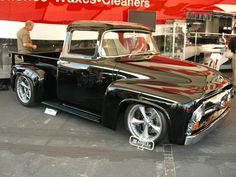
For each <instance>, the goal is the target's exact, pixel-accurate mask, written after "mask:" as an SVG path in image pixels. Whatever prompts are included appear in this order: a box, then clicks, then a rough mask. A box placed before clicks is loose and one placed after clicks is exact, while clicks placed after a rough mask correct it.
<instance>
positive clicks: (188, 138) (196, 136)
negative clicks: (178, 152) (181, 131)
mask: <svg viewBox="0 0 236 177" xmlns="http://www.w3.org/2000/svg"><path fill="white" fill-rule="evenodd" d="M229 111H230V108H229V107H228V108H227V109H226V110H225V111H224V112H223V113H222V114H221V115H220V116H219V117H218V118H217V119H216V120H215V121H214V122H212V123H211V124H210V125H209V126H207V127H205V128H204V129H202V130H201V131H199V132H197V133H196V134H194V135H190V136H186V138H185V143H184V145H191V144H194V143H196V142H198V141H199V140H200V139H202V137H204V136H205V135H207V134H208V133H210V132H211V131H212V130H213V129H215V127H217V125H219V124H220V123H221V122H222V121H223V120H224V119H225V118H226V115H227V114H228V113H229Z"/></svg>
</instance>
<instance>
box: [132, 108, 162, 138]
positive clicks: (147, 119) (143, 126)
mask: <svg viewBox="0 0 236 177" xmlns="http://www.w3.org/2000/svg"><path fill="white" fill-rule="evenodd" d="M127 116H128V117H127V123H128V129H129V131H130V133H131V134H132V135H134V136H135V137H137V138H139V139H140V140H143V141H155V140H157V139H158V138H159V136H160V135H161V134H162V131H163V122H162V119H161V116H163V115H162V114H161V113H160V112H158V111H157V110H156V109H154V108H153V107H150V106H144V105H141V104H135V105H133V106H132V107H131V108H130V109H129V112H128V115H127Z"/></svg>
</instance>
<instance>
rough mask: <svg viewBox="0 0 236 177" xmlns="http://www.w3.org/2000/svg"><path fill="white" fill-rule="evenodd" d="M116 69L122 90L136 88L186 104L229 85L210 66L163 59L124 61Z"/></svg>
mask: <svg viewBox="0 0 236 177" xmlns="http://www.w3.org/2000/svg"><path fill="white" fill-rule="evenodd" d="M116 69H118V70H119V72H118V73H119V74H120V75H121V76H119V75H118V76H117V77H118V78H119V77H121V78H122V77H125V78H129V79H128V80H126V79H125V80H122V79H121V80H119V81H118V83H116V84H119V87H128V88H127V89H135V90H136V91H139V92H140V93H148V94H151V95H155V96H158V97H164V98H165V99H170V100H174V101H177V102H182V103H186V102H189V101H192V100H195V99H200V98H202V97H203V96H207V95H209V94H211V93H213V92H216V91H219V90H221V89H222V88H224V87H225V86H226V85H228V84H229V81H228V80H227V79H226V78H224V77H223V76H222V75H221V74H220V72H218V71H216V70H214V69H211V68H209V67H206V66H203V65H200V64H196V63H192V62H187V61H180V60H176V59H170V58H166V57H161V56H157V55H155V56H151V57H148V59H147V60H144V59H143V60H140V59H138V60H130V59H128V58H122V59H121V60H119V62H118V64H117V66H116Z"/></svg>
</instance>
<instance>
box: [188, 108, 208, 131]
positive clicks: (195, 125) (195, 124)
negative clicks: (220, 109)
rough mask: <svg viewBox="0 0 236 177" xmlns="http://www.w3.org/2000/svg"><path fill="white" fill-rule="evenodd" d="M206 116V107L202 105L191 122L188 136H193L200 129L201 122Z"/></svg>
mask: <svg viewBox="0 0 236 177" xmlns="http://www.w3.org/2000/svg"><path fill="white" fill-rule="evenodd" d="M204 114H205V105H204V104H202V105H200V106H199V107H198V108H197V109H196V110H195V111H194V112H193V116H192V117H191V119H190V120H189V123H188V128H187V131H186V134H187V135H191V134H192V132H193V131H194V130H197V129H198V128H200V121H201V119H202V117H203V116H204Z"/></svg>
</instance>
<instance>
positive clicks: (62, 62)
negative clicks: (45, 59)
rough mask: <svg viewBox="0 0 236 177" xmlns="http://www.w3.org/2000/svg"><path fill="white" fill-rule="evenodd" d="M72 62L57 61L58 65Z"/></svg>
mask: <svg viewBox="0 0 236 177" xmlns="http://www.w3.org/2000/svg"><path fill="white" fill-rule="evenodd" d="M69 63H70V62H69V61H61V60H60V61H57V64H58V65H65V64H69Z"/></svg>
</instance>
